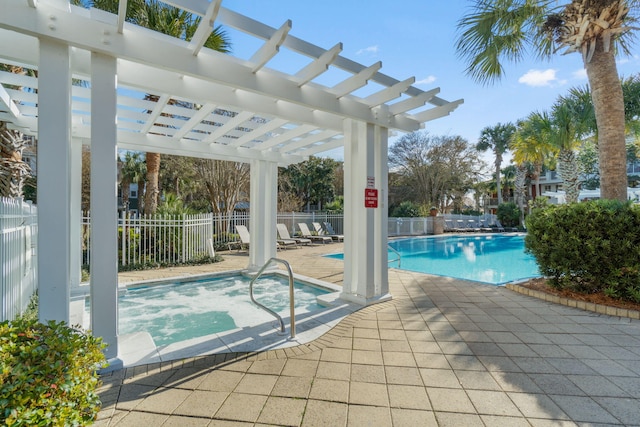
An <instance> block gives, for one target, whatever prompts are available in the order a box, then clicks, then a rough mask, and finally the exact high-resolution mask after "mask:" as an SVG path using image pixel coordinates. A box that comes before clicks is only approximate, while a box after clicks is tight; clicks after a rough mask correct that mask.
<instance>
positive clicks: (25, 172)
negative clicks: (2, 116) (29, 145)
mask: <svg viewBox="0 0 640 427" xmlns="http://www.w3.org/2000/svg"><path fill="white" fill-rule="evenodd" d="M25 145H26V141H25V140H24V138H23V135H22V133H21V132H19V131H16V130H13V129H9V128H8V127H7V123H5V122H0V197H12V198H17V197H22V195H23V189H24V183H25V181H26V179H27V177H28V176H29V172H30V168H29V165H28V164H26V163H25V162H23V161H22V150H23V149H24V147H25Z"/></svg>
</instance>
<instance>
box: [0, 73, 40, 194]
mask: <svg viewBox="0 0 640 427" xmlns="http://www.w3.org/2000/svg"><path fill="white" fill-rule="evenodd" d="M0 71H5V72H9V73H16V74H32V75H33V74H35V71H33V70H27V69H25V68H23V67H19V66H14V65H8V64H0ZM16 89H20V88H16ZM25 146H26V140H25V139H24V135H23V134H22V132H20V131H17V130H14V129H10V128H9V126H8V125H7V123H6V122H0V197H11V198H16V197H22V196H23V189H24V183H25V181H26V179H27V178H28V177H29V175H30V172H31V168H29V165H28V164H27V163H25V162H23V161H22V150H24V148H25Z"/></svg>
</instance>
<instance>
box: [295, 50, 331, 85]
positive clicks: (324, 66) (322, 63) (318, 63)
mask: <svg viewBox="0 0 640 427" xmlns="http://www.w3.org/2000/svg"><path fill="white" fill-rule="evenodd" d="M340 52H342V43H338V44H336V45H335V46H333V47H332V48H331V49H329V50H327V51H325V52H324V53H323V54H322V55H320V56H319V57H317V58H316V59H315V60H314V61H313V62H311V63H310V64H309V65H307V66H306V67H304V68H303V69H302V70H300V71H298V72H297V73H296V74H295V75H294V76H293V77H294V80H295V81H296V83H297V84H298V87H301V86H304V85H306V84H307V83H309V82H310V81H311V80H313V79H315V78H316V77H318V76H319V75H320V74H322V73H324V72H325V71H327V70H328V69H329V64H331V63H332V62H333V61H334V60H335V59H336V57H337V56H338V54H339V53H340Z"/></svg>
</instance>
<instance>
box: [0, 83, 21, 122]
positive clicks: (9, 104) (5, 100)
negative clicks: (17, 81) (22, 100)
mask: <svg viewBox="0 0 640 427" xmlns="http://www.w3.org/2000/svg"><path fill="white" fill-rule="evenodd" d="M3 106H4V107H3ZM0 110H2V111H6V112H7V113H9V114H10V115H11V116H12V119H13V120H15V119H17V118H18V116H19V115H20V110H19V109H18V107H17V106H16V104H15V103H14V102H13V100H12V99H11V96H10V95H9V93H8V92H7V91H6V89H5V88H4V86H2V85H0Z"/></svg>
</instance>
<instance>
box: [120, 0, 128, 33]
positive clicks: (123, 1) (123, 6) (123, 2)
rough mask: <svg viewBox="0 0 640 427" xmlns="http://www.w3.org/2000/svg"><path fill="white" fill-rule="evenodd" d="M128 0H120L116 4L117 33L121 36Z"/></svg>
mask: <svg viewBox="0 0 640 427" xmlns="http://www.w3.org/2000/svg"><path fill="white" fill-rule="evenodd" d="M128 1H129V0H120V3H118V33H120V34H122V31H123V30H124V22H125V20H126V19H127V2H128Z"/></svg>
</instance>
